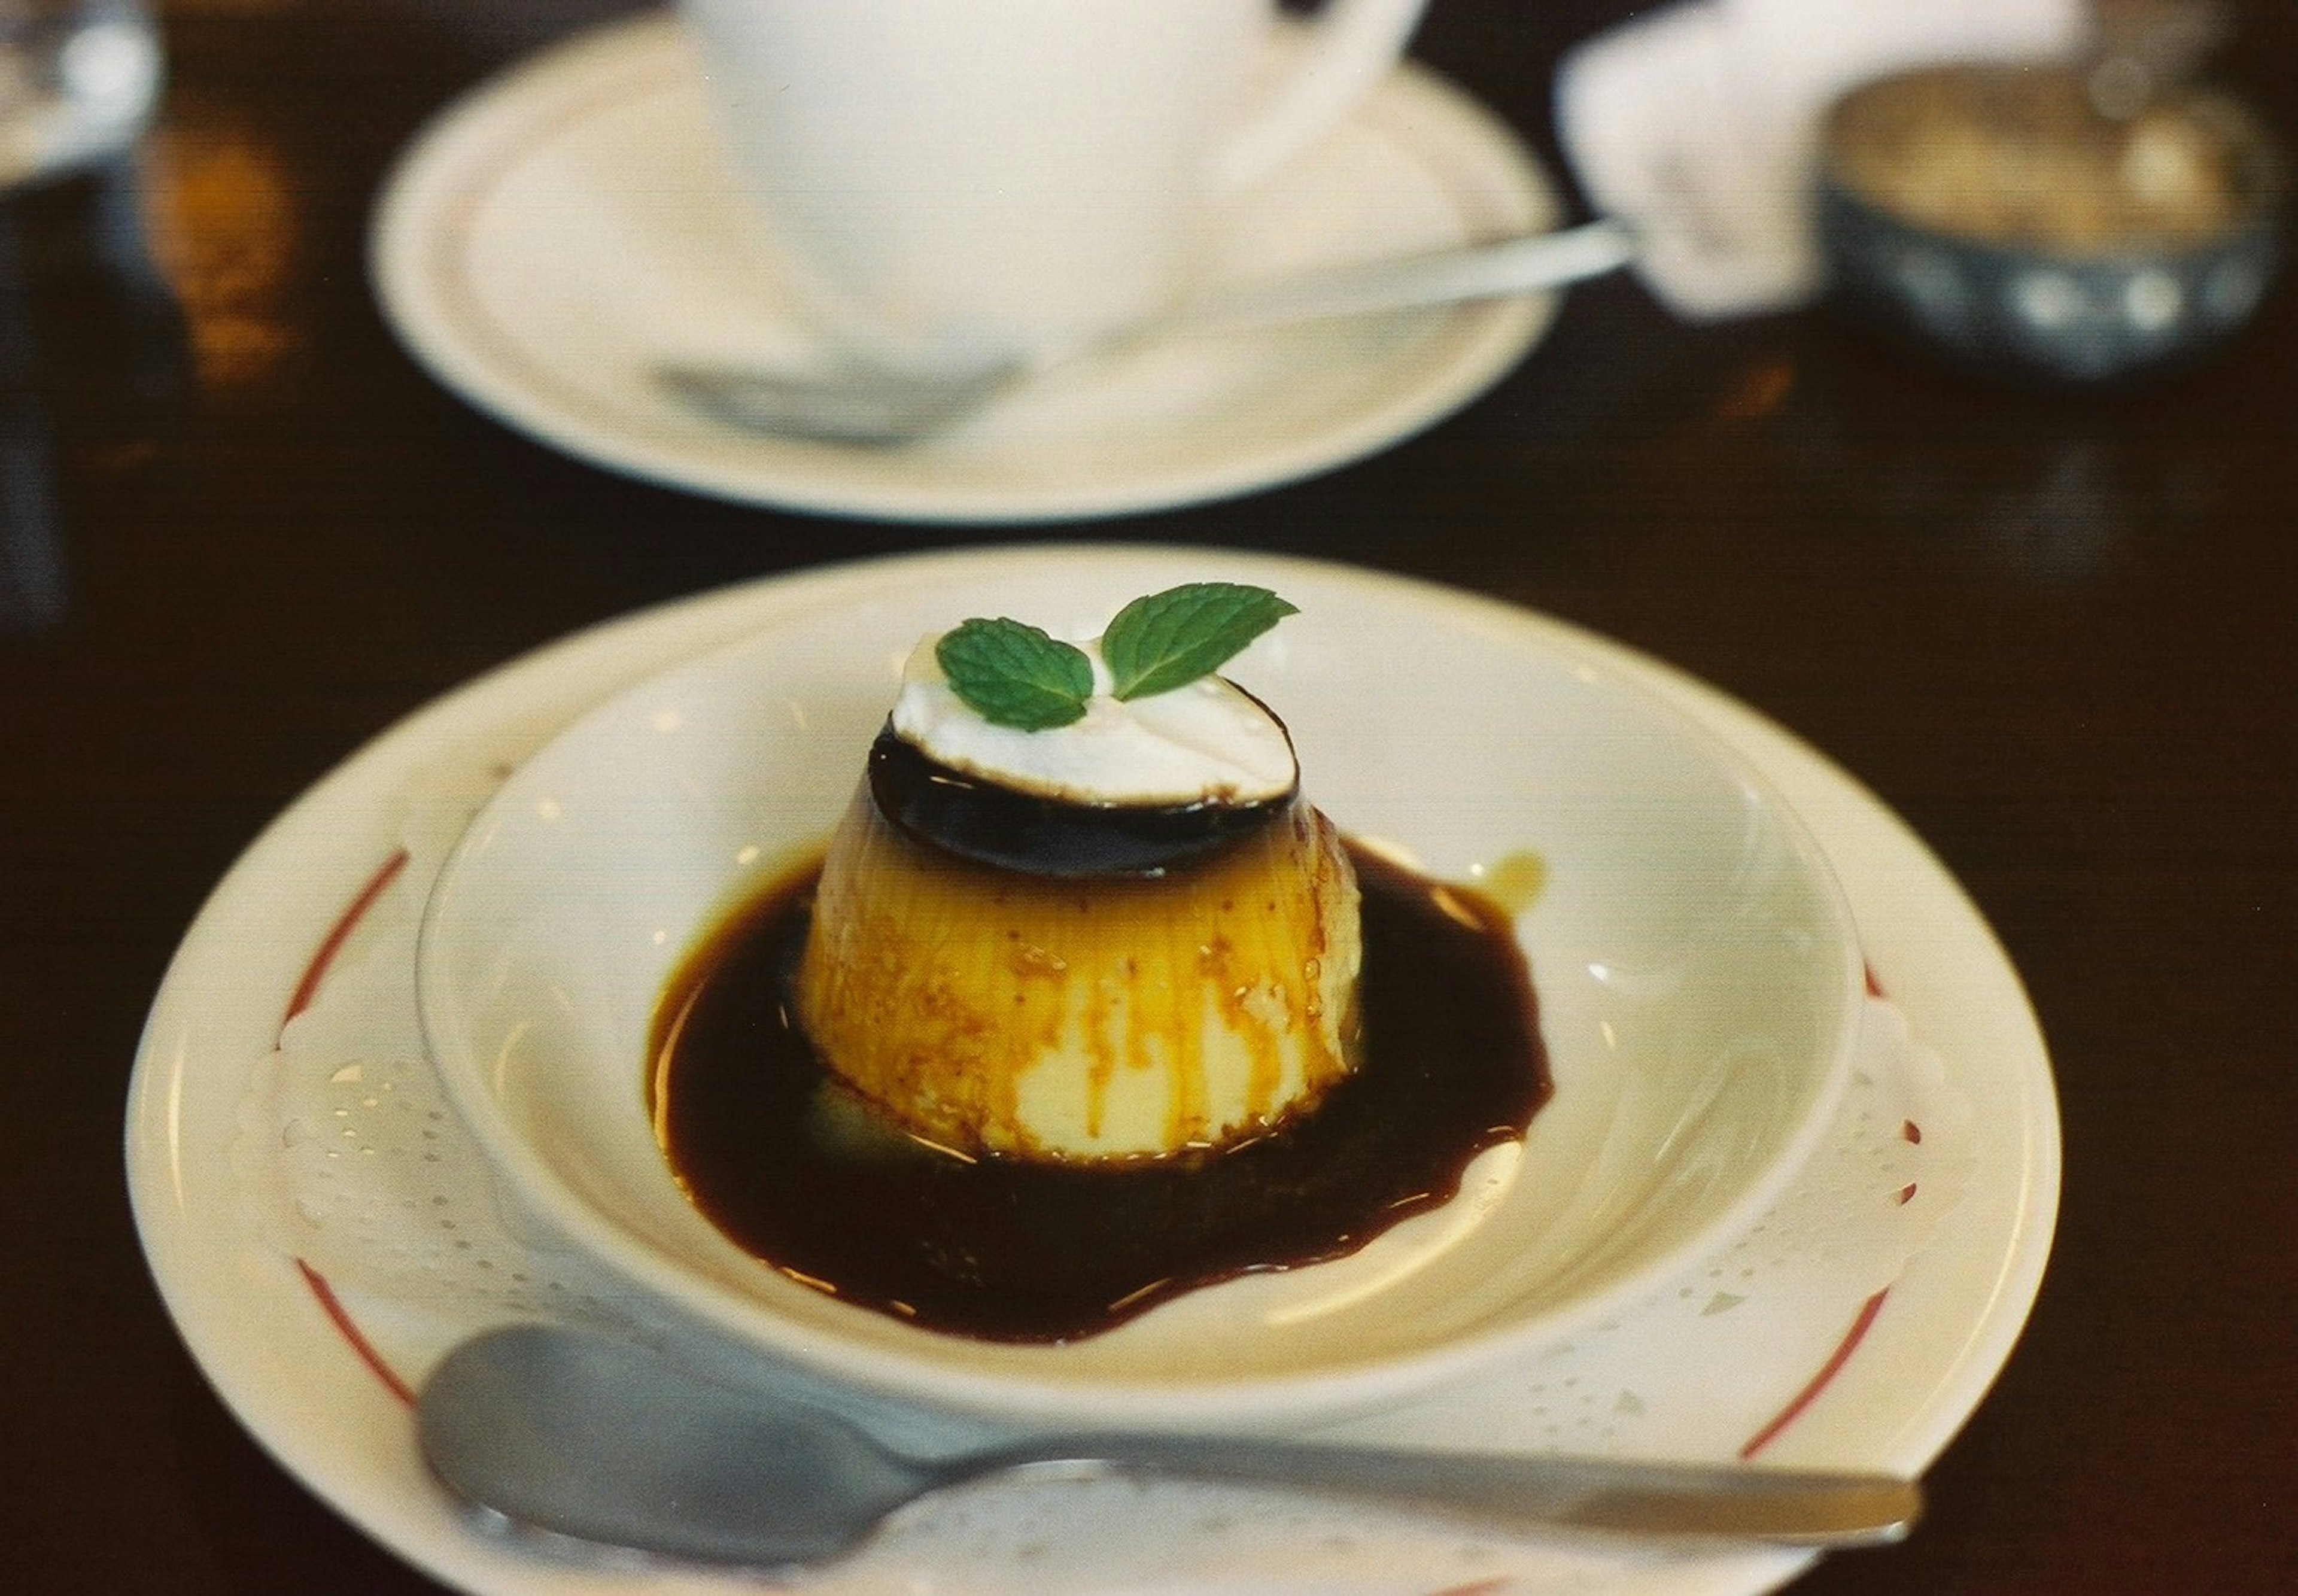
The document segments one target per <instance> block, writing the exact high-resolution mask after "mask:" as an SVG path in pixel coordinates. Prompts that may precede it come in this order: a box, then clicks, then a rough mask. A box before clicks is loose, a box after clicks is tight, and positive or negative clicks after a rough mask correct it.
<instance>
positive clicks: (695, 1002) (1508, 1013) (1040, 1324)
mask: <svg viewBox="0 0 2298 1596" xmlns="http://www.w3.org/2000/svg"><path fill="white" fill-rule="evenodd" d="M1351 856H1352V859H1353V861H1354V863H1355V865H1356V870H1357V873H1358V879H1359V881H1360V886H1361V887H1362V889H1363V894H1364V972H1363V977H1362V984H1361V988H1360V996H1361V1001H1362V1005H1363V1017H1364V1038H1365V1054H1364V1058H1363V1062H1362V1063H1361V1064H1360V1066H1359V1068H1358V1069H1357V1070H1356V1071H1354V1072H1353V1073H1352V1074H1351V1075H1350V1076H1348V1077H1347V1078H1346V1079H1343V1081H1341V1082H1340V1083H1339V1084H1338V1085H1337V1086H1335V1087H1333V1088H1332V1089H1331V1090H1330V1091H1329V1092H1327V1094H1326V1096H1325V1097H1324V1098H1323V1100H1322V1101H1321V1102H1319V1103H1318V1104H1317V1105H1316V1107H1315V1109H1314V1110H1313V1111H1312V1112H1304V1113H1301V1114H1298V1115H1295V1116H1294V1118H1293V1119H1291V1120H1290V1121H1286V1122H1285V1124H1284V1125H1283V1126H1282V1127H1281V1128H1279V1129H1277V1130H1275V1131H1274V1132H1272V1133H1270V1134H1269V1135H1266V1136H1264V1137H1261V1138H1260V1139H1258V1140H1255V1141H1252V1142H1248V1143H1245V1144H1244V1145H1236V1146H1231V1147H1228V1148H1225V1149H1222V1150H1220V1151H1218V1152H1213V1153H1205V1154H1182V1155H1176V1156H1172V1157H1166V1158H1153V1159H1139V1160H1126V1161H1120V1162H1079V1163H1043V1162H1026V1161H1022V1160H1018V1159H1008V1158H995V1157H990V1158H980V1159H972V1158H967V1157H964V1156H956V1155H952V1154H949V1153H947V1152H946V1151H944V1150H939V1149H934V1148H930V1147H927V1146H925V1145H921V1144H919V1143H916V1142H914V1141H913V1140H911V1139H909V1138H907V1137H904V1136H903V1135H902V1134H901V1133H900V1132H899V1130H898V1129H895V1128H893V1127H892V1126H890V1125H889V1124H886V1123H884V1122H882V1121H879V1120H878V1119H877V1118H876V1117H875V1115H874V1114H873V1113H872V1111H870V1110H868V1109H866V1108H864V1107H863V1106H862V1105H860V1104H857V1103H856V1102H855V1101H854V1100H853V1099H852V1098H851V1097H850V1096H848V1095H847V1094H846V1093H845V1092H844V1091H843V1090H841V1089H840V1088H839V1087H837V1086H836V1085H835V1083H834V1082H833V1081H832V1080H831V1078H830V1077H829V1076H828V1074H827V1073H826V1071H824V1069H823V1067H822V1063H821V1061H820V1060H819V1059H818V1058H817V1057H816V1056H815V1054H814V1050H813V1048H812V1047H811V1046H809V1045H808V1044H807V1042H806V1038H805V1036H804V1035H803V1033H801V1032H800V1031H799V1030H798V1029H797V1028H796V1026H795V1025H794V1024H793V1023H792V1021H791V1020H790V1017H789V1013H790V1005H789V1001H788V997H787V994H788V991H789V980H790V975H791V972H793V971H794V969H795V968H796V965H797V961H798V954H799V951H800V950H801V949H802V948H803V947H804V946H805V940H806V922H807V915H808V909H809V906H810V903H811V897H812V891H813V884H814V876H815V873H816V872H815V871H814V869H811V868H809V869H807V870H805V871H803V872H798V874H797V875H795V876H793V877H791V878H789V879H788V880H786V881H782V882H781V883H779V884H777V885H776V886H774V887H773V888H771V889H768V890H767V891H766V892H765V893H764V894H762V895H761V896H760V897H757V898H756V899H755V900H753V901H752V902H750V903H749V904H748V905H746V906H744V907H743V908H742V909H741V910H740V912H738V913H737V914H735V915H734V916H733V917H732V919H730V921H729V922H727V923H726V924H725V925H724V926H723V927H722V928H721V929H720V930H718V931H717V932H716V933H715V935H714V936H712V937H711V938H710V939H708V941H707V943H706V944H705V945H704V946H703V947H701V948H700V949H699V950H698V952H697V953H696V955H694V956H693V957H692V958H690V960H689V961H688V962H687V964H686V966H685V967H684V968H683V969H682V971H681V972H680V973H679V975H678V977H677V979H676V980H674V982H673V984H672V986H671V988H670V990H669V992H668V993H667V994H666V996H665V1001H664V1004H663V1007H662V1011H661V1014H660V1016H659V1018H658V1020H657V1046H656V1065H655V1071H654V1075H653V1087H652V1090H653V1094H654V1102H653V1104H651V1107H652V1109H653V1112H654V1114H655V1122H656V1125H657V1129H658V1132H659V1134H660V1135H661V1137H662V1139H663V1143H664V1146H665V1151H666V1153H667V1154H668V1156H669V1158H670V1162H671V1165H672V1168H673V1169H674V1171H675V1172H676V1174H677V1176H678V1178H679V1179H680V1181H681V1182H682V1184H683V1186H684V1187H685V1188H686V1190H687V1192H688V1193H689V1195H690V1196H691V1197H692V1198H693V1200H694V1202H695V1203H696V1204H697V1205H698V1207H700V1208H701V1210H702V1211H703V1212H704V1213H706V1214H707V1215H708V1216H709V1218H710V1219H711V1220H712V1221H713V1222H715V1224H716V1225H717V1226H718V1227H719V1228H721V1229H722V1230H723V1231H724V1232H725V1233H726V1234H727V1235H728V1236H731V1237H732V1238H733V1239H734V1240H735V1241H736V1242H738V1243H739V1244H740V1245H742V1246H743V1247H744V1248H745V1249H747V1250H748V1252H750V1253H752V1254H754V1255H755V1256H756V1257H758V1258H760V1259H762V1260H764V1261H766V1262H767V1263H769V1264H771V1265H772V1266H773V1267H774V1268H775V1269H779V1270H781V1272H782V1273H784V1274H786V1275H788V1276H789V1277H790V1278H794V1279H798V1280H800V1281H803V1282H804V1283H806V1284H807V1285H810V1286H815V1287H817V1288H819V1289H822V1290H825V1291H828V1292H831V1293H832V1294H835V1295H837V1296H839V1297H840V1298H843V1299H844V1300H846V1301H848V1302H856V1303H860V1304H862V1305H864V1306H867V1307H871V1308H875V1309H877V1310H879V1311H883V1312H887V1313H890V1314H894V1315H897V1316H898V1317H900V1318H903V1319H909V1320H912V1321H913V1322H915V1323H917V1324H920V1325H922V1326H925V1327H929V1328H931V1329H935V1330H940V1331H944V1332H947V1333H951V1334H955V1335H962V1336H975V1337H978V1338H980V1339H983V1340H988V1341H1003V1342H1037V1343H1047V1342H1063V1341H1073V1340H1077V1339H1079V1338H1080V1337H1083V1336H1091V1335H1094V1334H1095V1333H1096V1332H1099V1331H1103V1330H1106V1329H1109V1328H1111V1327H1114V1326H1116V1325H1119V1324H1121V1323H1123V1322H1124V1321H1125V1320H1127V1319H1131V1318H1133V1317H1134V1316H1135V1315H1137V1314H1138V1313H1141V1312H1143V1311H1145V1310H1146V1309H1148V1308H1150V1307H1152V1306H1153V1305H1155V1304H1156V1303H1158V1302H1163V1301H1166V1300H1167V1299H1169V1298H1170V1297H1173V1296H1176V1295H1178V1294H1180V1293H1182V1292H1186V1291H1188V1290H1191V1289H1193V1288H1194V1287H1196V1286H1205V1285H1210V1284H1212V1283H1214V1282H1216V1281H1219V1280H1225V1279H1229V1278H1235V1277H1236V1276H1238V1275H1242V1274H1247V1273H1251V1272H1253V1271H1256V1270H1262V1269H1287V1268H1292V1267H1295V1266H1298V1265H1301V1264H1307V1263H1314V1262H1318V1261H1322V1260H1325V1259H1330V1258H1336V1257H1340V1256H1343V1255H1344V1254H1346V1253H1352V1252H1354V1251H1356V1250H1357V1249H1358V1248H1360V1247H1361V1246H1363V1245H1365V1243H1367V1242H1368V1241H1370V1240H1371V1239H1372V1238H1373V1237H1374V1236H1377V1235H1379V1234H1380V1233H1381V1232H1382V1231H1384V1230H1385V1229H1387V1228H1389V1227H1390V1226H1392V1225H1393V1224H1395V1223H1397V1222H1398V1221H1399V1220H1403V1219H1406V1218H1408V1217H1409V1216H1410V1215H1412V1214H1415V1213H1418V1212H1422V1211H1426V1210H1428V1209H1430V1208H1434V1207H1435V1206H1437V1205H1439V1204H1440V1203H1443V1202H1444V1201H1445V1200H1446V1199H1448V1198H1450V1197H1451V1196H1452V1195H1454V1194H1455V1193H1456V1192H1457V1191H1458V1189H1459V1181H1460V1177H1461V1174H1462V1172H1463V1171H1464V1170H1466V1169H1467V1165H1468V1163H1469V1162H1470V1161H1471V1160H1472V1159H1474V1158H1475V1156H1476V1154H1478V1153H1481V1152H1483V1151H1484V1149H1485V1148H1487V1147H1490V1146H1492V1145H1496V1144H1498V1143H1500V1142H1503V1141H1508V1140H1510V1139H1513V1138H1515V1137H1519V1136H1521V1135H1522V1134H1523V1133H1524V1129H1525V1126H1526V1125H1527V1124H1529V1123H1530V1121H1531V1119H1532V1116H1533V1113H1534V1112H1536V1111H1537V1110H1538V1109H1539V1107H1540V1105H1541V1104H1542V1103H1544V1102H1546V1101H1547V1099H1548V1096H1549V1092H1550V1080H1549V1072H1548V1065H1547V1058H1546V1054H1545V1051H1544V1049H1543V1048H1542V1044H1541V1040H1540V1031H1539V1026H1538V1016H1537V1011H1536V1007H1535V1004H1534V1000H1533V991H1532V985H1531V980H1530V978H1529V976H1528V975H1527V973H1526V972H1525V965H1524V960H1523V957H1522V955H1521V954H1520V953H1519V951H1518V950H1517V945H1516V942H1515V939H1514V938H1513V936H1512V934H1511V933H1510V930H1509V925H1508V921H1507V917H1506V915H1505V914H1503V913H1502V912H1501V911H1500V910H1499V909H1498V908H1496V907H1494V906H1492V904H1490V903H1489V902H1487V901H1485V900H1484V899H1482V898H1480V897H1477V896H1476V894H1474V893H1472V892H1467V891H1464V890H1462V889H1459V888H1457V887H1444V886H1440V885H1438V884H1436V883H1433V882H1430V881H1426V880H1425V879H1423V878H1421V877H1418V876H1416V875H1414V874H1412V873H1410V872H1407V871H1404V870H1401V869H1400V868H1398V867H1397V866H1396V865H1393V864H1389V863H1387V862H1385V861H1384V860H1382V859H1380V858H1378V857H1376V856H1373V855H1370V854H1368V853H1367V852H1365V851H1364V850H1362V849H1360V848H1352V849H1351Z"/></svg>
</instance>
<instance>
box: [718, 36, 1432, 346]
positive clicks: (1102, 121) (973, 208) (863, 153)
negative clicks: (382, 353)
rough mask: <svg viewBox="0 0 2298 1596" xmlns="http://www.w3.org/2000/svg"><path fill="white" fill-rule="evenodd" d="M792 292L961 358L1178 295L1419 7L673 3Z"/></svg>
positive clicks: (850, 338) (826, 322)
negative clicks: (1224, 225)
mask: <svg viewBox="0 0 2298 1596" xmlns="http://www.w3.org/2000/svg"><path fill="white" fill-rule="evenodd" d="M681 4H682V12H683V14H684V17H685V20H686V23H687V26H688V28H689V29H690V32H691V33H692V34H693V36H694V37H695V39H696V41H697V43H698V46H699V49H700V53H701V57H702V62H703V66H704V70H705V72H706V74H707V78H708V80H709V87H710V99H711V102H712V109H713V112H714V114H715V117H716V119H717V125H718V127H719V128H720V129H721V131H722V133H723V137H724V141H725V144H726V145H727V147H728V149H729V152H730V153H731V154H732V157H733V160H734V163H735V166H736V168H737V170H738V171H739V173H740V177H741V178H742V180H743V182H744V183H745V184H746V186H748V189H749V191H750V192H751V194H753V196H754V197H755V198H756V202H757V207H756V209H757V211H758V216H759V219H760V220H761V221H762V223H763V224H764V229H765V235H766V236H767V238H768V239H769V241H770V244H771V247H772V249H773V254H774V257H775V260H774V264H775V266H776V268H777V269H778V274H779V276H780V277H781V281H782V285H783V287H784V288H785V289H786V290H787V292H789V294H791V295H792V296H793V297H794V299H795V300H796V302H798V305H799V306H800V307H801V308H802V310H804V312H805V313H806V315H807V317H808V318H809V319H810V320H812V321H813V322H814V324H815V325H816V326H817V327H819V329H820V330H821V331H822V334H823V335H824V336H825V337H826V339H827V340H829V341H830V342H831V343H833V344H834V345H836V346H838V347H839V348H842V349H845V350H847V351H851V352H854V353H856V354H860V355H864V356H866V357H868V358H871V359H873V360H879V361H880V362H884V363H889V364H896V365H913V366H920V367H924V366H933V365H946V364H959V363H964V362H969V361H972V360H979V359H981V358H984V357H988V356H996V355H1003V354H1010V353H1014V352H1019V351H1023V350H1027V349H1029V348H1034V347H1038V346H1041V345H1044V344H1046V343H1057V342H1059V341H1061V340H1063V339H1066V338H1070V337H1073V336H1077V335H1080V334H1086V333H1089V332H1091V331H1092V330H1094V329H1096V328H1102V327H1112V326H1120V325H1124V324H1126V323H1128V322H1130V321H1133V320H1137V319H1139V318H1143V317H1145V316H1148V315H1150V314H1153V312H1154V311H1155V310H1157V309H1158V308H1159V307H1160V306H1161V305H1162V304H1165V303H1167V302H1170V301H1172V300H1173V299H1174V298H1176V297H1177V296H1178V295H1179V294H1181V293H1182V292H1183V291H1184V289H1185V288H1186V285H1187V282H1188V278H1189V275H1190V273H1191V271H1192V269H1194V267H1195V265H1196V264H1197V262H1198V260H1200V258H1201V253H1202V250H1203V245H1204V242H1205V239H1206V236H1207V229H1208V227H1210V226H1211V220H1212V219H1213V217H1214V216H1215V214H1216V213H1217V211H1218V209H1219V207H1220V206H1221V205H1222V204H1224V203H1233V202H1234V201H1236V199H1237V198H1238V197H1239V196H1240V195H1244V194H1248V193H1249V191H1250V190H1251V189H1252V187H1253V186H1255V185H1256V184H1260V183H1262V182H1265V181H1267V180H1268V179H1269V178H1271V177H1272V176H1274V175H1275V174H1276V173H1277V171H1278V170H1280V169H1281V168H1282V167H1283V166H1284V165H1285V163H1286V162H1287V161H1289V160H1290V159H1291V158H1292V157H1293V156H1294V155H1296V154H1298V153H1300V152H1302V150H1303V149H1305V148H1306V147H1307V146H1308V145H1310V144H1311V143H1313V142H1314V141H1315V140H1316V139H1317V138H1318V136H1320V135H1322V134H1324V133H1326V132H1327V131H1328V130H1329V129H1331V128H1333V127H1334V126H1335V124H1337V123H1338V122H1339V121H1341V120H1343V118H1344V117H1345V116H1346V115H1347V114H1348V113H1349V112H1350V111H1351V110H1352V109H1353V108H1354V107H1355V106H1356V105H1357V104H1358V103H1359V102H1360V101H1361V100H1362V99H1363V98H1364V96H1365V95H1367V94H1368V93H1369V92H1370V91H1371V90H1372V89H1373V88H1374V87H1376V86H1377V85H1378V84H1379V83H1380V82H1381V81H1382V79H1384V78H1385V76H1386V75H1387V74H1388V72H1389V71H1390V70H1392V69H1393V66H1394V65H1395V63H1396V61H1397V58H1398V57H1399V56H1400V55H1401V54H1402V52H1403V49H1404V45H1405V41H1406V39H1407V37H1409V34H1410V32H1411V29H1412V27H1413V25H1414V23H1415V22H1416V21H1418V16H1419V13H1420V11H1421V9H1422V6H1423V4H1425V0H1327V4H1326V5H1325V6H1324V8H1323V10H1322V12H1320V13H1318V15H1317V17H1316V18H1315V19H1314V21H1313V22H1312V23H1310V25H1307V26H1305V27H1302V26H1300V25H1297V24H1293V23H1288V22H1286V21H1285V20H1284V19H1283V17H1282V16H1281V15H1280V13H1279V12H1278V10H1277V6H1276V4H1275V0H681Z"/></svg>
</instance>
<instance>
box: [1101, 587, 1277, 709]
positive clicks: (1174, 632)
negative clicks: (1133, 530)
mask: <svg viewBox="0 0 2298 1596" xmlns="http://www.w3.org/2000/svg"><path fill="white" fill-rule="evenodd" d="M1300 613H1301V612H1300V610H1299V609H1298V608H1295V607H1294V606H1293V605H1290V604H1287V603H1286V602H1285V600H1282V599H1280V598H1278V597H1277V595H1276V594H1275V593H1272V592H1270V591H1269V590H1268V589H1267V588H1265V587H1247V586H1244V584H1243V583H1235V582H1192V583H1186V584H1185V585H1183V586H1180V587H1176V588H1168V589H1166V590H1165V591H1163V592H1161V593H1152V594H1150V595H1149V596H1148V597H1147V598H1145V599H1136V600H1133V602H1132V603H1130V604H1128V605H1127V606H1126V607H1125V608H1123V609H1120V610H1119V611H1118V612H1117V616H1116V618H1115V619H1113V620H1112V621H1111V622H1110V623H1109V630H1108V631H1107V632H1105V633H1103V634H1102V639H1101V657H1102V660H1103V662H1104V663H1105V664H1106V665H1107V666H1109V674H1110V679H1111V683H1112V685H1111V688H1110V691H1111V692H1112V695H1114V696H1115V697H1117V698H1120V699H1146V698H1151V697H1153V696H1154V695H1156V694H1158V693H1161V692H1170V691H1172V690H1173V689H1175V688H1177V687H1184V686H1186V685H1187V684H1188V683H1189V682H1194V681H1195V680H1196V679H1197V678H1198V677H1200V676H1204V675H1210V674H1211V673H1213V672H1214V671H1217V670H1219V668H1220V667H1221V666H1224V665H1227V664H1228V662H1229V660H1230V659H1232V658H1234V657H1236V654H1237V653H1238V652H1239V651H1240V650H1242V649H1244V646H1245V645H1246V644H1247V643H1249V642H1251V641H1252V640H1253V639H1254V638H1256V637H1259V636H1260V635H1261V633H1264V632H1266V631H1268V630H1269V628H1270V627H1271V626H1274V625H1275V624H1277V622H1279V621H1281V620H1283V619H1284V618H1285V616H1289V615H1298V614H1300Z"/></svg>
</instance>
